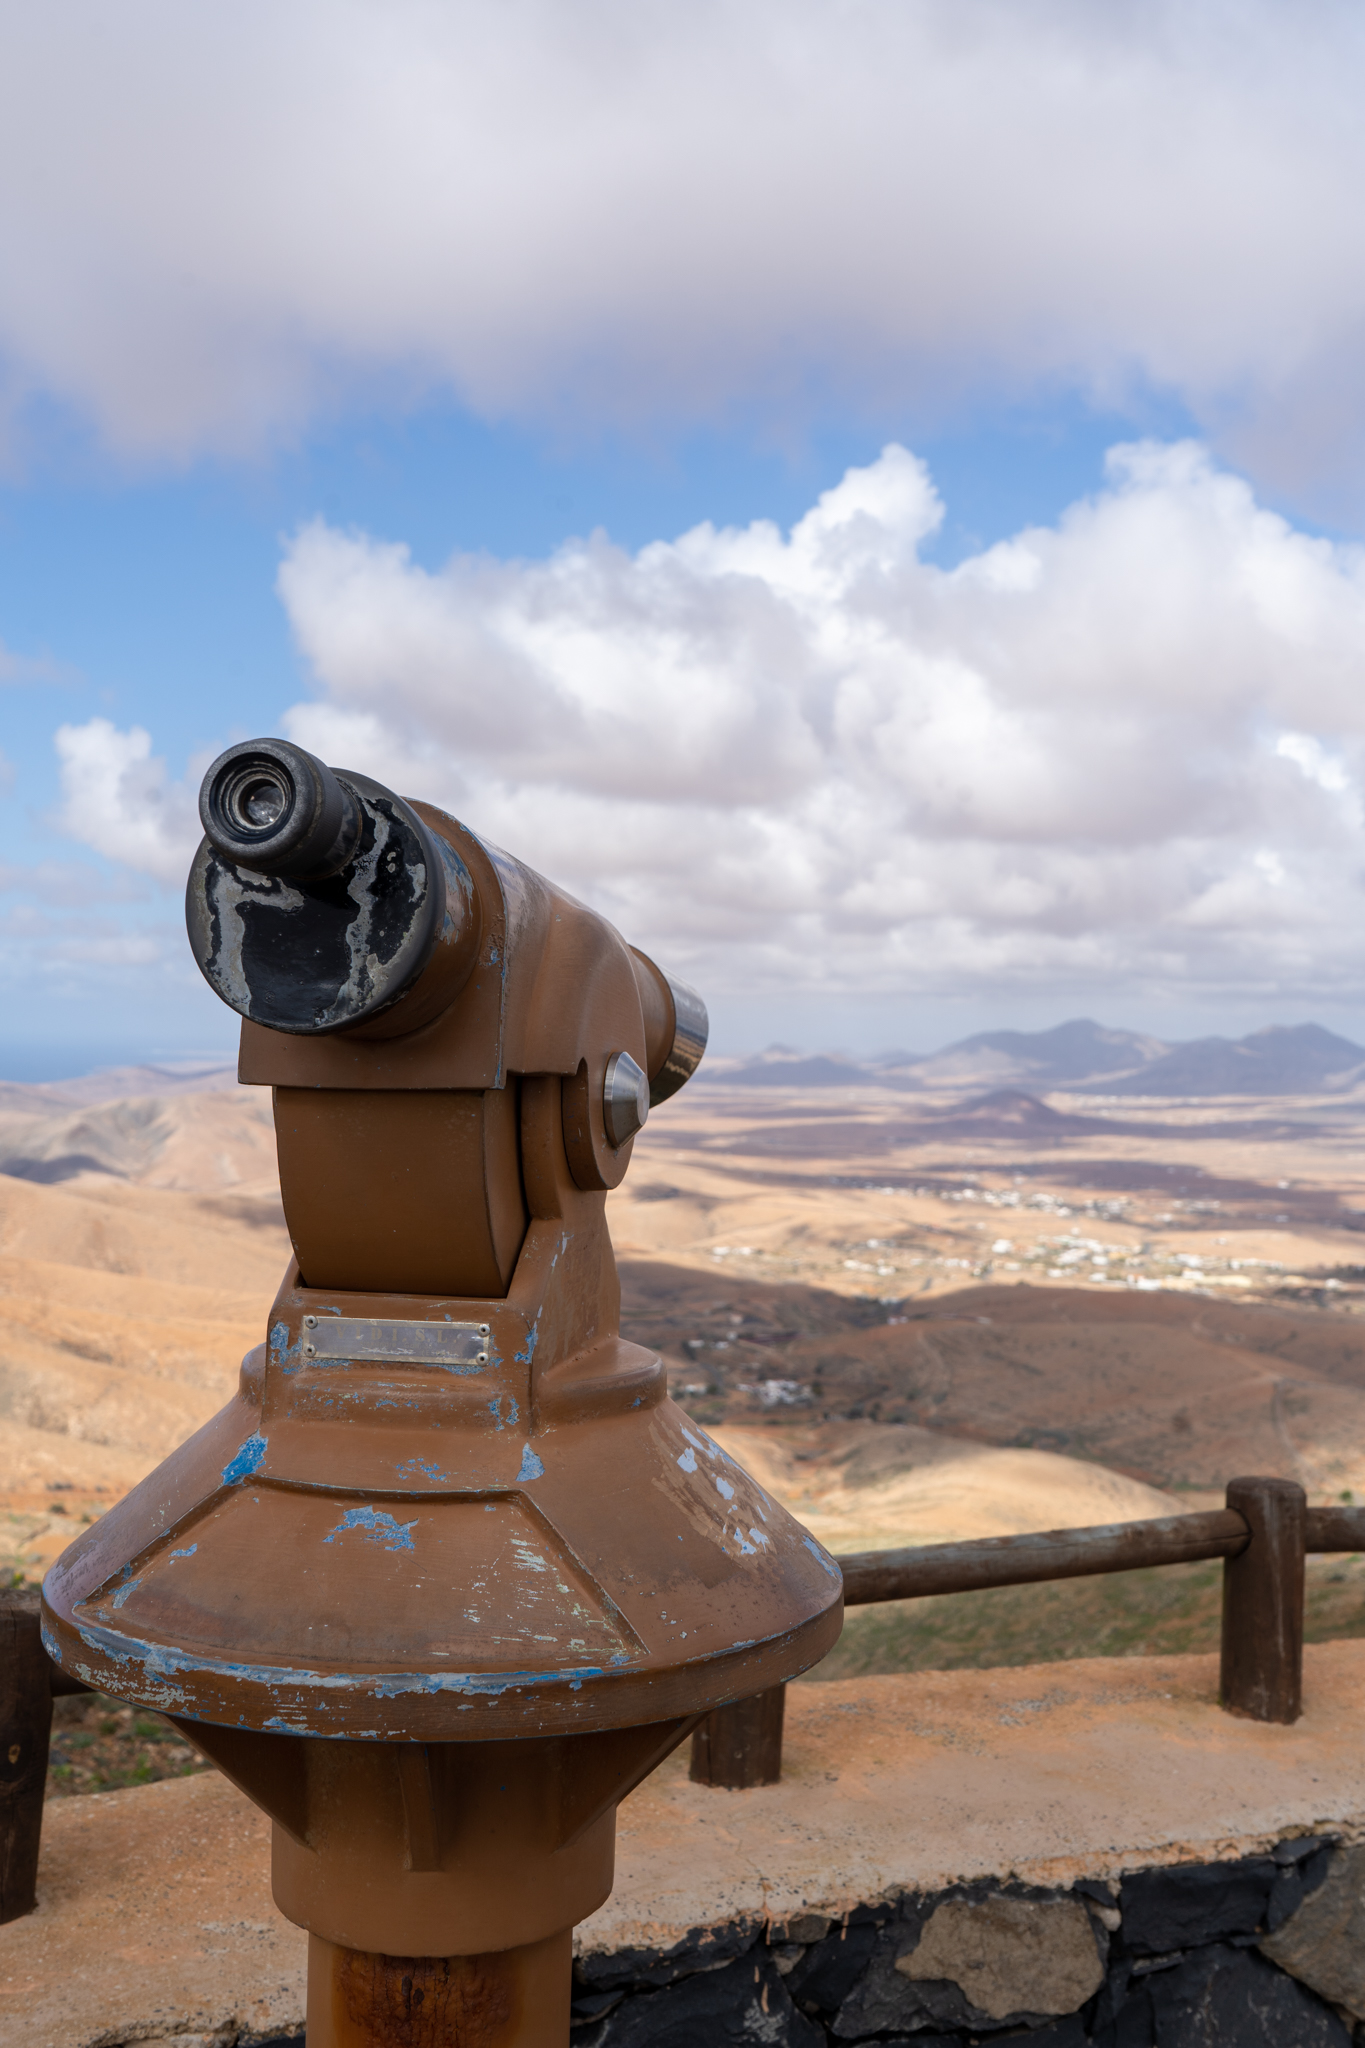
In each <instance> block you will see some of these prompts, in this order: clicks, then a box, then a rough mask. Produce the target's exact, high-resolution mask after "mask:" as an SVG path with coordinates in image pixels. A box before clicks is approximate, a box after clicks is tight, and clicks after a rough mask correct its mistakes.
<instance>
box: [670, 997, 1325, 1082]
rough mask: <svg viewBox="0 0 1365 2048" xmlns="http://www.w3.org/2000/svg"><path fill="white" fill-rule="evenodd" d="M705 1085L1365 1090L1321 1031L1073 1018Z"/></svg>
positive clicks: (738, 1070)
mask: <svg viewBox="0 0 1365 2048" xmlns="http://www.w3.org/2000/svg"><path fill="white" fill-rule="evenodd" d="M710 1078H711V1079H712V1081H713V1082H714V1083H715V1084H716V1085H720V1086H727V1087H746V1088H754V1087H769V1088H774V1087H775V1088H858V1087H868V1086H869V1085H870V1086H875V1087H881V1088H885V1087H892V1088H902V1089H907V1090H917V1089H921V1088H925V1089H929V1088H932V1089H946V1088H964V1089H965V1088H972V1089H976V1088H1001V1087H1009V1086H1015V1087H1027V1088H1042V1089H1064V1090H1065V1089H1083V1090H1085V1091H1086V1092H1087V1093H1091V1092H1096V1093H1102V1094H1104V1095H1113V1096H1125V1095H1149V1096H1164V1097H1186V1098H1199V1097H1204V1096H1222V1095H1253V1096H1266V1095H1318V1094H1328V1093H1339V1092H1343V1091H1345V1090H1346V1089H1348V1088H1352V1087H1354V1086H1355V1085H1356V1084H1357V1083H1358V1082H1361V1081H1365V1046H1360V1045H1356V1044H1355V1043H1354V1042H1353V1041H1352V1040H1351V1039H1349V1038H1341V1037H1338V1035H1337V1034H1336V1033H1335V1032H1333V1031H1327V1030H1325V1029H1324V1028H1323V1026H1322V1025H1320V1024H1288V1025H1286V1024H1272V1025H1269V1026H1267V1027H1266V1028H1265V1029H1264V1030H1262V1031H1252V1032H1249V1033H1248V1034H1247V1036H1246V1037H1245V1038H1195V1039H1189V1040H1186V1041H1185V1042H1183V1043H1175V1044H1171V1043H1168V1042H1167V1041H1165V1040H1163V1039H1159V1038H1151V1037H1148V1036H1146V1035H1144V1034H1143V1033H1141V1032H1136V1031H1119V1030H1111V1029H1109V1028H1108V1027H1106V1026H1105V1025H1102V1024H1096V1023H1094V1022H1093V1021H1092V1020H1091V1019H1090V1018H1088V1017H1080V1018H1075V1019H1073V1020H1072V1021H1071V1022H1069V1023H1066V1024H1058V1025H1055V1026H1054V1027H1053V1028H1052V1030H1050V1031H981V1032H977V1033H976V1034H975V1036H973V1037H971V1038H963V1039H960V1040H959V1041H958V1042H957V1043H956V1044H955V1045H949V1046H945V1047H944V1048H943V1049H942V1050H941V1051H939V1052H935V1053H929V1054H924V1055H917V1054H914V1053H906V1052H891V1053H884V1054H882V1055H881V1056H880V1057H879V1058H877V1059H874V1060H862V1061H859V1060H852V1059H841V1058H838V1057H836V1056H833V1055H830V1054H823V1053H822V1054H816V1055H810V1054H805V1053H798V1052H794V1051H791V1050H789V1049H788V1048H787V1047H785V1046H773V1047H771V1048H770V1049H769V1050H768V1051H767V1052H766V1053H762V1054H760V1055H759V1057H758V1058H757V1059H752V1060H744V1061H740V1062H737V1063H736V1064H734V1065H732V1066H727V1067H723V1068H719V1069H717V1070H715V1071H714V1072H713V1073H712V1075H711V1077H710Z"/></svg>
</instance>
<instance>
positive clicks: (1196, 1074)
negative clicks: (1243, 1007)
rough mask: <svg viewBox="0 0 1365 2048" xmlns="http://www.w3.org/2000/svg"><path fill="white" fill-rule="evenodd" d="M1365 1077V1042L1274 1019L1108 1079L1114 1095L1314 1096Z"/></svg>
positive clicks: (1196, 1041)
mask: <svg viewBox="0 0 1365 2048" xmlns="http://www.w3.org/2000/svg"><path fill="white" fill-rule="evenodd" d="M1361 1079H1365V1046H1360V1045H1355V1044H1353V1042H1352V1041H1351V1040H1350V1039H1349V1038H1338V1037H1337V1035H1336V1033H1335V1032H1333V1031H1325V1030H1324V1029H1323V1027H1322V1026H1321V1024H1289V1025H1285V1024H1272V1025H1270V1026H1269V1027H1268V1028H1267V1029H1266V1030H1264V1031H1253V1032H1251V1033H1249V1035H1248V1036H1247V1037H1246V1038H1196V1039H1193V1040H1192V1041H1191V1042H1190V1043H1189V1044H1188V1045H1175V1046H1172V1047H1171V1049H1170V1051H1169V1052H1168V1053H1166V1054H1165V1055H1164V1057H1163V1058H1161V1059H1158V1060H1153V1061H1152V1063H1151V1064H1150V1065H1149V1066H1146V1067H1144V1068H1143V1069H1142V1070H1141V1072H1140V1073H1136V1074H1128V1075H1126V1076H1124V1077H1123V1078H1122V1079H1119V1080H1116V1081H1112V1082H1107V1083H1106V1084H1105V1092H1106V1094H1109V1095H1170V1096H1178V1095H1314V1094H1319V1093H1321V1092H1323V1091H1324V1090H1330V1089H1334V1088H1346V1087H1349V1086H1350V1085H1351V1084H1352V1083H1353V1082H1355V1081H1358V1080H1361Z"/></svg>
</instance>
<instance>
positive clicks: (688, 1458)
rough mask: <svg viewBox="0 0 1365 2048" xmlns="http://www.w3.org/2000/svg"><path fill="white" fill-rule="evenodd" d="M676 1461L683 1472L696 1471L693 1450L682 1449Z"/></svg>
mask: <svg viewBox="0 0 1365 2048" xmlns="http://www.w3.org/2000/svg"><path fill="white" fill-rule="evenodd" d="M678 1463H679V1464H680V1465H681V1466H682V1469H683V1471H684V1472H695V1471H696V1469H697V1454H696V1452H695V1451H684V1452H683V1454H682V1456H681V1457H680V1458H679V1460H678ZM679 1540H681V1539H679Z"/></svg>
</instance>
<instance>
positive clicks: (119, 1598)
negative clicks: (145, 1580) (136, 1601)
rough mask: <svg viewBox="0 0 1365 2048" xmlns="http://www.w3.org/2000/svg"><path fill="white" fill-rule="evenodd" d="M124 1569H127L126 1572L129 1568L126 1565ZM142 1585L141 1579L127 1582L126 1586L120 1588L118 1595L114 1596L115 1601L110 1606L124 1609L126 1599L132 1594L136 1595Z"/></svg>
mask: <svg viewBox="0 0 1365 2048" xmlns="http://www.w3.org/2000/svg"><path fill="white" fill-rule="evenodd" d="M124 1569H125V1571H126V1570H127V1569H128V1567H127V1566H126V1565H125V1567H124ZM141 1584H142V1581H141V1579H128V1580H126V1581H125V1582H124V1584H123V1585H121V1586H120V1587H119V1589H118V1591H117V1593H115V1595H114V1597H113V1600H112V1601H111V1603H110V1604H111V1606H114V1607H122V1605H123V1603H124V1601H125V1600H126V1599H127V1598H128V1595H129V1594H130V1593H136V1591H137V1589H138V1587H139V1586H140V1585H141Z"/></svg>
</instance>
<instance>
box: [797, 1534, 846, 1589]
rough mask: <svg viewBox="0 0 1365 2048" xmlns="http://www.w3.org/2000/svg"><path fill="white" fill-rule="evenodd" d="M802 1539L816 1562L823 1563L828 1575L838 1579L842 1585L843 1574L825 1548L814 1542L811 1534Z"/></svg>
mask: <svg viewBox="0 0 1365 2048" xmlns="http://www.w3.org/2000/svg"><path fill="white" fill-rule="evenodd" d="M804 1541H805V1545H806V1548H807V1550H808V1551H809V1552H810V1554H811V1556H812V1557H813V1558H814V1559H815V1561H816V1563H817V1564H821V1565H823V1566H824V1568H825V1570H826V1571H827V1572H828V1573H829V1575H830V1577H831V1578H832V1579H838V1581H839V1583H840V1585H842V1584H843V1579H844V1575H843V1573H842V1572H841V1571H840V1569H839V1567H838V1565H837V1564H836V1563H835V1562H834V1559H833V1558H832V1557H831V1556H830V1554H829V1552H828V1551H827V1550H825V1549H822V1547H821V1546H820V1544H818V1543H817V1542H816V1540H815V1538H814V1537H813V1536H807V1537H806V1538H805V1539H804Z"/></svg>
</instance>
